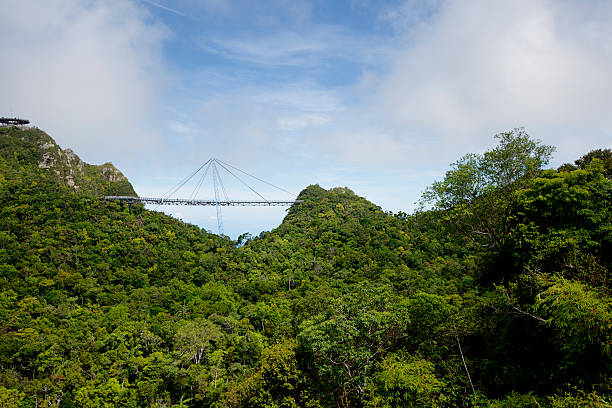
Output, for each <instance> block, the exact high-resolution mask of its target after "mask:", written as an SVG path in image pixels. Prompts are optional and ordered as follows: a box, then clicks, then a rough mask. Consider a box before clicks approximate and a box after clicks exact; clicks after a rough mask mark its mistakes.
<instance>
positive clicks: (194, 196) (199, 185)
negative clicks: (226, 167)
mask: <svg viewBox="0 0 612 408" xmlns="http://www.w3.org/2000/svg"><path fill="white" fill-rule="evenodd" d="M211 163H212V161H211V162H210V163H208V166H207V167H206V169H205V170H204V173H202V177H200V181H198V184H196V187H195V189H194V190H193V193H191V196H189V198H190V199H194V198H196V197H197V195H198V193H199V192H200V188H201V187H202V183H204V179H205V178H206V175H207V174H208V170H210V164H211Z"/></svg>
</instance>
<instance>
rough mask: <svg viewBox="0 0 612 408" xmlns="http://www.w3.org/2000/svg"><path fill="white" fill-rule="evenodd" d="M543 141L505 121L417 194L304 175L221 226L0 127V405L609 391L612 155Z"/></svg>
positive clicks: (371, 402)
mask: <svg viewBox="0 0 612 408" xmlns="http://www.w3.org/2000/svg"><path fill="white" fill-rule="evenodd" d="M553 152H554V148H553V147H552V146H547V145H544V144H542V143H541V142H540V141H538V140H536V139H534V138H532V137H531V136H530V135H528V134H527V133H526V132H525V131H524V130H523V129H514V130H511V131H508V132H504V133H500V134H498V135H496V136H495V139H494V141H493V147H492V148H491V149H490V150H488V151H486V152H484V153H482V154H467V155H465V156H463V157H461V158H459V159H458V160H457V161H456V162H455V163H453V164H451V165H450V167H449V169H448V171H447V172H446V175H445V176H444V178H443V179H442V180H439V181H437V182H435V183H433V184H432V185H431V186H430V187H428V188H427V189H426V190H425V193H424V194H423V197H422V200H421V206H420V209H419V210H418V211H414V212H412V213H403V212H400V213H397V214H394V213H390V212H384V211H383V210H382V209H381V208H380V207H378V206H377V205H375V204H373V203H371V202H369V201H367V200H365V199H364V198H361V197H359V196H357V195H355V194H354V193H353V192H352V191H351V190H350V189H348V188H344V187H342V188H332V189H330V190H325V189H323V188H321V187H319V186H318V185H311V186H308V187H307V188H305V189H304V190H303V191H302V192H301V194H300V195H299V198H300V199H302V200H304V202H303V203H301V204H299V205H294V206H293V207H291V208H290V209H289V211H288V213H287V215H286V217H285V218H284V220H283V221H282V223H281V225H280V226H278V227H277V228H276V229H274V230H272V231H270V232H263V233H261V234H260V235H259V236H255V237H253V236H249V235H246V234H245V235H243V236H241V237H239V239H238V240H237V241H233V240H231V239H230V238H228V237H226V236H218V235H214V234H211V233H209V232H207V231H205V230H203V229H200V228H198V227H197V226H194V225H189V224H186V223H183V222H181V221H179V220H177V219H174V218H172V217H169V216H166V215H165V214H163V213H160V212H155V211H149V210H147V209H145V208H144V207H142V206H138V205H136V206H134V207H133V208H131V211H130V209H129V208H127V207H126V206H122V205H121V204H120V203H118V202H114V201H106V200H104V199H103V198H102V197H103V196H104V195H108V194H117V195H133V194H135V192H134V189H133V187H132V185H131V184H130V183H129V181H128V180H127V179H126V178H125V176H124V175H123V174H122V173H121V172H120V171H119V170H118V169H116V168H115V167H114V166H113V165H112V164H110V163H106V164H103V165H100V166H94V165H90V164H87V163H84V162H82V161H81V160H80V159H79V158H78V156H77V155H76V154H74V153H73V152H72V151H70V150H62V149H61V148H60V147H59V146H58V145H57V144H56V143H55V142H54V141H53V139H52V138H51V137H50V136H48V135H47V134H46V133H44V132H43V131H41V130H39V129H36V128H17V127H4V128H0V202H1V207H0V211H1V216H0V406H2V407H5V408H14V407H23V408H26V407H28V408H30V407H64V408H68V407H88V408H99V407H133V408H136V407H173V408H179V407H275V408H276V407H278V408H280V407H286V408H289V407H311V408H315V407H320V408H323V407H364V408H365V407H427V408H434V407H550V408H569V407H585V408H586V407H610V406H612V385H611V384H612V380H611V375H610V373H611V369H612V307H611V306H612V293H611V279H610V271H611V270H612V152H611V151H610V150H609V149H598V150H594V151H591V152H588V153H586V154H584V152H578V153H577V154H576V157H577V160H576V161H575V163H574V164H565V165H563V166H561V167H560V168H558V169H550V168H548V166H549V163H550V160H551V158H552V154H553ZM581 154H582V156H580V155H581Z"/></svg>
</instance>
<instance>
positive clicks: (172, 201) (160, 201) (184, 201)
mask: <svg viewBox="0 0 612 408" xmlns="http://www.w3.org/2000/svg"><path fill="white" fill-rule="evenodd" d="M104 198H105V199H107V200H116V201H121V202H123V203H126V204H136V203H142V204H156V205H194V206H196V205H202V206H206V205H210V206H216V205H221V206H225V207H231V206H292V205H293V204H300V203H302V202H304V200H290V201H279V200H261V201H243V200H232V201H216V200H200V199H192V198H158V197H133V196H106V197H104Z"/></svg>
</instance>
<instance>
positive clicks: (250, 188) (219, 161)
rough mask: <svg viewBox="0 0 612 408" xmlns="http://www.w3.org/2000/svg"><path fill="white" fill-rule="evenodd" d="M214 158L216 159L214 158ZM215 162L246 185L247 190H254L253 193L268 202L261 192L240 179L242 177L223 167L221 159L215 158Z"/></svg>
mask: <svg viewBox="0 0 612 408" xmlns="http://www.w3.org/2000/svg"><path fill="white" fill-rule="evenodd" d="M215 160H216V159H215ZM216 161H217V163H219V166H221V167H223V168H224V169H225V170H226V171H227V172H228V173H229V174H231V175H232V176H234V177H236V178H237V179H238V181H240V182H241V183H242V184H244V185H245V186H246V187H248V189H249V190H251V191H252V192H254V193H255V194H257V195H258V196H260V197H261V198H262V199H263V200H264V201H266V202H268V203H269V202H270V201H268V199H267V198H265V197H264V196H262V195H261V194H259V193H258V192H257V191H255V190H253V188H252V187H251V186H249V185H248V184H247V183H245V182H244V181H242V179H241V178H240V177H238V176H237V175H235V174H234V173H232V171H231V170H230V169H228V168H227V167H225V166H224V165H223V162H222V161H221V160H216Z"/></svg>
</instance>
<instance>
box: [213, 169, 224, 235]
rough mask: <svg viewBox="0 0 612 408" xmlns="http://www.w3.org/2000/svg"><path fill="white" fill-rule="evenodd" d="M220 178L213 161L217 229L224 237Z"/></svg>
mask: <svg viewBox="0 0 612 408" xmlns="http://www.w3.org/2000/svg"><path fill="white" fill-rule="evenodd" d="M218 177H219V173H218V172H217V166H216V164H215V162H214V161H213V184H214V185H215V207H216V209H217V229H218V231H219V235H223V217H222V215H221V205H220V204H219V202H220V200H219V186H218V184H217V183H218V182H217V178H218Z"/></svg>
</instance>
